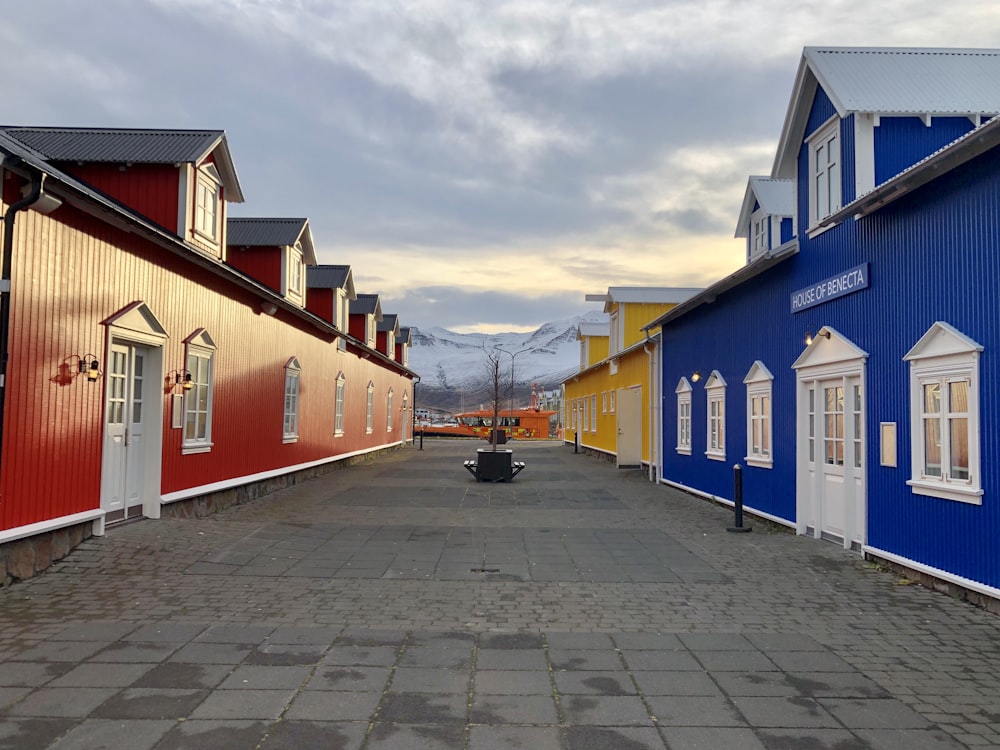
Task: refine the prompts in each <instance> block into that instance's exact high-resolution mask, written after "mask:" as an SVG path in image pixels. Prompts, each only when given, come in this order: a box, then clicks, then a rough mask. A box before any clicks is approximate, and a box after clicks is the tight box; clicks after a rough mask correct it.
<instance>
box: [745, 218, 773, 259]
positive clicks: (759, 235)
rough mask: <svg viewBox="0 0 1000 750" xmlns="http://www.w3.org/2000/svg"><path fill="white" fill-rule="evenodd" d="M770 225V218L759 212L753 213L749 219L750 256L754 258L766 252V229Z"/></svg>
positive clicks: (767, 240)
mask: <svg viewBox="0 0 1000 750" xmlns="http://www.w3.org/2000/svg"><path fill="white" fill-rule="evenodd" d="M770 225H771V217H770V216H768V215H767V214H766V213H764V212H763V211H761V210H757V211H754V212H753V214H752V215H751V217H750V237H751V240H750V242H751V244H750V255H751V257H754V258H756V257H757V256H758V255H760V254H761V253H763V252H767V250H768V246H769V245H770V236H769V232H768V229H769V228H770Z"/></svg>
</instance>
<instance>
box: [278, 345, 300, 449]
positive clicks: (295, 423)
mask: <svg viewBox="0 0 1000 750" xmlns="http://www.w3.org/2000/svg"><path fill="white" fill-rule="evenodd" d="M301 375H302V366H301V365H300V364H299V361H298V360H297V359H296V358H295V357H291V358H290V359H289V360H288V361H287V362H286V363H285V387H284V389H283V394H284V404H283V406H282V410H281V412H282V416H281V433H282V434H281V442H282V443H296V442H298V440H299V415H300V414H301V413H302V410H301V409H300V408H299V407H300V397H301V393H302V388H301V385H302V380H301ZM290 383H292V384H294V386H295V388H294V393H291V392H290V391H289V384H290ZM289 395H291V396H292V397H293V400H294V405H293V409H292V411H289V409H288V400H289ZM289 417H291V427H292V429H291V430H289V429H288V426H289Z"/></svg>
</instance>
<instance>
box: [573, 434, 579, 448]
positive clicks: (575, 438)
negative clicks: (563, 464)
mask: <svg viewBox="0 0 1000 750" xmlns="http://www.w3.org/2000/svg"><path fill="white" fill-rule="evenodd" d="M573 452H574V453H579V452H580V431H579V430H577V431H576V432H575V433H574V434H573Z"/></svg>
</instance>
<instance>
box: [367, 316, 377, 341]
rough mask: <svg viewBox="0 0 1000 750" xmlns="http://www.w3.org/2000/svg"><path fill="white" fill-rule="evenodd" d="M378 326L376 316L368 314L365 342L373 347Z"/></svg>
mask: <svg viewBox="0 0 1000 750" xmlns="http://www.w3.org/2000/svg"><path fill="white" fill-rule="evenodd" d="M376 335H377V334H376V326H375V316H374V315H366V316H365V344H367V345H368V346H369V347H371V348H372V349H374V348H375V337H376Z"/></svg>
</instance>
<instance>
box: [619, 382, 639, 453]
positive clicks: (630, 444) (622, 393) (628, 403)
mask: <svg viewBox="0 0 1000 750" xmlns="http://www.w3.org/2000/svg"><path fill="white" fill-rule="evenodd" d="M615 415H616V417H617V427H618V445H617V450H616V453H617V456H618V468H619V469H622V468H626V467H630V468H631V467H639V466H642V387H641V386H634V387H632V388H619V389H618V406H617V409H616V410H615Z"/></svg>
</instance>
